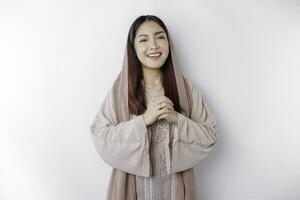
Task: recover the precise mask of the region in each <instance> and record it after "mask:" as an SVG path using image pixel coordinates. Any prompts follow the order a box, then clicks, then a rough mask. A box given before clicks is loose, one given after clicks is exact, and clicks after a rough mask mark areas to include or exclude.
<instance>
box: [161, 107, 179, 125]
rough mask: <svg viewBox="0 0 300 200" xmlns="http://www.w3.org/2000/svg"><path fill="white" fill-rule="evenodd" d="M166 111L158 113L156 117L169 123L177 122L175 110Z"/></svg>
mask: <svg viewBox="0 0 300 200" xmlns="http://www.w3.org/2000/svg"><path fill="white" fill-rule="evenodd" d="M166 112H167V113H165V114H162V115H160V116H159V117H158V120H159V119H166V120H167V121H168V122H169V123H175V124H177V122H178V114H177V111H175V110H168V111H166Z"/></svg>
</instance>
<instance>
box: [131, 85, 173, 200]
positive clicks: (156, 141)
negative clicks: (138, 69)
mask: <svg viewBox="0 0 300 200" xmlns="http://www.w3.org/2000/svg"><path fill="white" fill-rule="evenodd" d="M145 95H146V99H147V102H148V101H149V99H151V98H153V97H157V96H161V95H164V89H163V88H162V89H160V90H150V89H146V93H145ZM150 128H151V139H150V142H151V143H150V144H151V145H150V160H151V167H152V176H151V177H149V178H148V177H141V176H136V191H137V199H138V200H171V175H167V167H166V155H165V151H164V145H165V142H166V135H167V134H169V123H168V122H167V121H166V120H165V119H161V120H159V121H156V122H155V123H154V124H152V125H150Z"/></svg>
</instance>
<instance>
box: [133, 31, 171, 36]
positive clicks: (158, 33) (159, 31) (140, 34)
mask: <svg viewBox="0 0 300 200" xmlns="http://www.w3.org/2000/svg"><path fill="white" fill-rule="evenodd" d="M160 33H165V32H164V31H158V32H156V33H154V35H157V34H160ZM148 35H149V34H140V35H138V37H141V36H148Z"/></svg>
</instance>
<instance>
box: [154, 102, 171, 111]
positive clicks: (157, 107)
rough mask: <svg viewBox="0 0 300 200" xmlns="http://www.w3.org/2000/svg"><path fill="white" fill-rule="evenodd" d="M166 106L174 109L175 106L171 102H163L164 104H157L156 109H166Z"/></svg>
mask: <svg viewBox="0 0 300 200" xmlns="http://www.w3.org/2000/svg"><path fill="white" fill-rule="evenodd" d="M164 108H167V109H169V110H174V108H173V106H172V105H171V104H169V103H162V104H159V105H157V106H155V109H156V110H161V109H164Z"/></svg>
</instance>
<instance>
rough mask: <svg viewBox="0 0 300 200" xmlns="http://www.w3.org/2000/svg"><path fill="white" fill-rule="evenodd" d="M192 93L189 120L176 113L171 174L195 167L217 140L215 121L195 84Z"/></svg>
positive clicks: (191, 85) (191, 84)
mask: <svg viewBox="0 0 300 200" xmlns="http://www.w3.org/2000/svg"><path fill="white" fill-rule="evenodd" d="M189 84H190V87H191V91H192V102H193V103H192V112H191V118H188V117H186V116H185V115H183V114H181V113H178V124H177V125H176V126H175V129H174V138H173V148H172V149H173V150H172V161H171V170H170V171H171V173H175V172H179V171H184V170H187V169H190V168H193V167H195V166H196V165H198V164H199V163H200V162H201V161H203V160H204V159H205V158H207V156H208V155H209V152H211V151H212V150H213V149H214V147H215V144H216V142H217V138H218V132H217V126H216V120H215V118H214V116H213V114H212V112H211V111H210V109H209V108H208V105H207V102H206V100H205V99H204V97H203V96H202V93H201V91H200V89H199V88H198V87H197V85H196V84H195V82H192V81H189Z"/></svg>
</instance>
